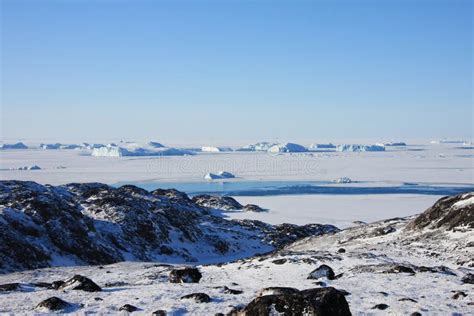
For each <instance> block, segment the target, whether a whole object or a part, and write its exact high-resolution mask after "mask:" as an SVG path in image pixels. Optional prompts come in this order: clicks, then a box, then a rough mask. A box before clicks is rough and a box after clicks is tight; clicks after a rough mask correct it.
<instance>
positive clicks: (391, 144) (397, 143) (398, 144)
mask: <svg viewBox="0 0 474 316" xmlns="http://www.w3.org/2000/svg"><path fill="white" fill-rule="evenodd" d="M406 145H407V144H406V143H404V142H391V143H385V144H384V146H406Z"/></svg>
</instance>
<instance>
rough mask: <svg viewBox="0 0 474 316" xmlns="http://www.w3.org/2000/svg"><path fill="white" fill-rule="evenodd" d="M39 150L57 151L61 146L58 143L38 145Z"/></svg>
mask: <svg viewBox="0 0 474 316" xmlns="http://www.w3.org/2000/svg"><path fill="white" fill-rule="evenodd" d="M40 148H42V149H59V148H61V144H60V143H54V144H40Z"/></svg>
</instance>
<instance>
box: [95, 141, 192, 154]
mask: <svg viewBox="0 0 474 316" xmlns="http://www.w3.org/2000/svg"><path fill="white" fill-rule="evenodd" d="M126 146H127V147H124V146H117V145H112V144H109V145H107V146H105V147H100V148H94V149H93V150H92V154H91V155H92V156H96V157H123V156H184V155H192V154H193V153H192V152H190V151H188V150H183V149H177V148H168V147H158V148H157V147H153V146H149V145H148V146H143V147H140V146H139V145H138V144H136V143H132V144H127V145H126Z"/></svg>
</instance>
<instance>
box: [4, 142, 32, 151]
mask: <svg viewBox="0 0 474 316" xmlns="http://www.w3.org/2000/svg"><path fill="white" fill-rule="evenodd" d="M1 149H28V146H26V145H25V144H23V143H21V142H20V143H15V144H0V150H1Z"/></svg>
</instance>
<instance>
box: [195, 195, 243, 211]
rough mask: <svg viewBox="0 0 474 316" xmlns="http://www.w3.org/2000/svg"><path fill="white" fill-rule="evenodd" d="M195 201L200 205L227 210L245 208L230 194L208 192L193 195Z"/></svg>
mask: <svg viewBox="0 0 474 316" xmlns="http://www.w3.org/2000/svg"><path fill="white" fill-rule="evenodd" d="M193 202H194V203H196V204H197V205H200V206H204V207H209V208H216V209H220V210H225V211H229V210H241V209H242V208H243V206H242V204H240V203H239V202H237V201H236V200H235V199H234V198H231V197H230V196H212V195H207V194H203V195H196V196H195V197H193Z"/></svg>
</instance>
